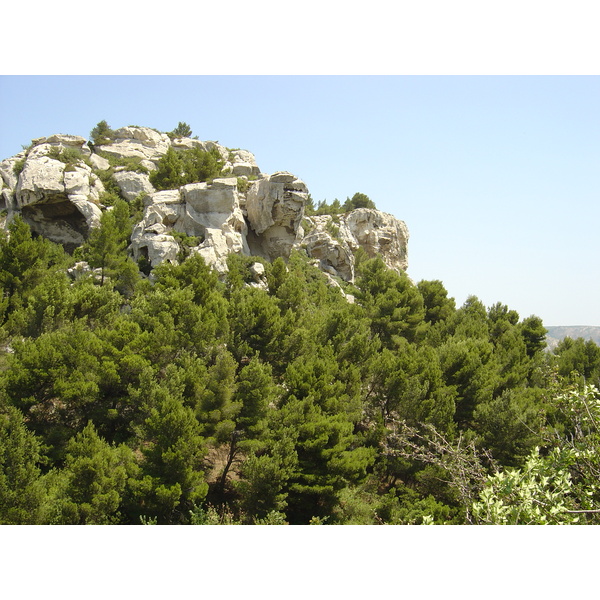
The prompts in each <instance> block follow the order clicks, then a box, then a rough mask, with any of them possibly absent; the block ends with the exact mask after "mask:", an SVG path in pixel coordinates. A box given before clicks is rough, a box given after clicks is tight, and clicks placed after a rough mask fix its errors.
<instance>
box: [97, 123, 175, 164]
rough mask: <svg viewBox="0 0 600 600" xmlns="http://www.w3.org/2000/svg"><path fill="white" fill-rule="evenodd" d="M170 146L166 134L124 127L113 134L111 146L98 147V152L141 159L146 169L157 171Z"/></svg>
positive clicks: (146, 129)
mask: <svg viewBox="0 0 600 600" xmlns="http://www.w3.org/2000/svg"><path fill="white" fill-rule="evenodd" d="M170 145H171V140H170V139H169V136H168V135H167V134H166V133H159V132H158V131H155V130H154V129H150V128H149V127H122V128H121V129H117V130H115V131H114V132H113V139H112V141H111V143H110V144H103V145H101V146H98V148H97V150H98V151H99V152H104V153H106V154H111V155H113V156H116V157H120V158H140V159H142V164H143V165H144V166H145V167H146V168H148V169H155V168H156V164H157V163H158V161H159V160H160V157H161V156H163V154H166V152H167V150H168V149H169V146H170Z"/></svg>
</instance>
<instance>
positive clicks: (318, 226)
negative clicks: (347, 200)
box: [300, 208, 409, 281]
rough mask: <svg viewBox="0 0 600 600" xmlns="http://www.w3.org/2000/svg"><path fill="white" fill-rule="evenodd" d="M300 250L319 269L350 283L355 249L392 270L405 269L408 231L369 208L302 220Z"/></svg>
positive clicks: (402, 225)
mask: <svg viewBox="0 0 600 600" xmlns="http://www.w3.org/2000/svg"><path fill="white" fill-rule="evenodd" d="M305 227H306V230H307V231H305V234H304V237H303V238H302V241H301V242H300V246H301V247H303V248H304V249H305V250H306V252H307V253H308V255H309V256H311V257H313V258H316V259H318V260H319V261H320V266H321V268H322V269H323V270H324V271H326V272H328V273H330V274H332V275H334V276H338V277H340V278H341V279H343V280H344V281H353V280H354V254H355V253H356V252H357V250H358V249H359V248H362V250H363V251H364V252H365V253H366V255H367V257H368V258H374V257H375V256H378V255H379V256H381V258H382V259H383V261H384V262H385V264H386V265H387V266H388V267H389V268H391V269H395V270H406V269H407V267H408V256H407V247H408V238H409V234H408V229H407V228H406V224H405V223H404V222H403V221H400V220H399V219H396V217H394V216H392V215H390V214H387V213H384V212H381V211H379V210H374V209H371V208H357V209H356V210H353V211H351V212H348V213H345V214H341V215H335V216H331V215H322V216H313V217H306V218H305Z"/></svg>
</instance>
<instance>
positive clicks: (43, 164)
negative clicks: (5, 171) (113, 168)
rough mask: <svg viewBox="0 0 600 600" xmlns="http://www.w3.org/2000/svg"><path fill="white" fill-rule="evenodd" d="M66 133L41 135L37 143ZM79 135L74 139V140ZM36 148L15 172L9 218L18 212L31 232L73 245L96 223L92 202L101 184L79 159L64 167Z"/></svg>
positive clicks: (96, 198)
mask: <svg viewBox="0 0 600 600" xmlns="http://www.w3.org/2000/svg"><path fill="white" fill-rule="evenodd" d="M66 137H68V136H53V137H52V138H43V140H44V141H43V142H42V143H41V145H42V146H47V141H46V140H48V139H53V138H60V139H63V138H66ZM71 137H74V136H71ZM81 139H83V138H79V139H78V140H75V141H76V142H77V144H79V141H80V140H81ZM63 141H64V139H63ZM67 141H69V140H67ZM84 141H85V140H84ZM38 148H39V147H38V146H36V147H34V148H32V149H31V151H30V152H29V154H28V156H27V160H26V161H25V166H24V168H23V170H22V171H21V173H20V175H19V178H18V181H17V185H16V188H15V193H14V196H13V199H12V201H11V206H9V207H7V208H8V210H9V220H11V219H12V217H13V215H14V214H15V212H20V214H21V216H22V217H23V219H24V220H25V221H26V222H27V223H29V225H30V227H31V229H32V230H33V231H34V232H36V233H38V234H39V235H42V236H44V237H47V238H48V239H50V240H52V241H54V242H57V243H59V244H63V245H64V246H65V247H66V248H68V249H73V248H75V247H76V246H79V245H81V244H82V243H83V242H84V241H85V238H86V236H87V234H88V233H89V230H90V228H92V227H97V226H98V225H99V224H100V216H101V214H102V213H101V210H100V208H99V207H98V206H97V204H96V203H97V201H98V198H99V197H100V194H101V193H102V191H103V190H104V188H103V186H102V183H101V181H100V180H99V179H98V178H97V177H96V176H95V175H93V174H92V170H91V169H90V167H88V166H87V165H86V164H84V163H83V162H80V163H79V164H77V165H76V166H75V167H71V168H69V169H68V170H67V169H66V165H65V164H64V163H63V162H61V161H58V160H54V159H52V158H50V157H48V156H46V155H45V154H44V152H36V150H37V149H38Z"/></svg>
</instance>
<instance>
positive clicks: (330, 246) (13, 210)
mask: <svg viewBox="0 0 600 600" xmlns="http://www.w3.org/2000/svg"><path fill="white" fill-rule="evenodd" d="M102 123H104V125H103V126H102V127H100V125H102ZM190 134H191V132H190ZM92 138H93V140H92V141H88V140H86V139H85V138H83V137H81V136H74V135H65V134H55V135H51V136H49V137H42V138H37V139H34V140H33V141H32V143H31V145H30V146H29V147H28V148H27V149H24V150H23V151H22V152H20V153H19V154H17V155H15V156H13V157H10V158H7V159H4V160H3V161H1V162H0V175H1V177H2V191H1V197H0V210H2V212H3V215H4V218H3V222H2V226H3V228H4V229H5V230H6V229H7V227H8V225H9V224H10V223H11V222H12V220H13V219H14V217H15V216H16V215H20V216H21V217H22V218H23V220H24V221H25V222H26V223H27V224H28V225H29V227H30V228H31V230H32V231H33V232H34V234H37V235H41V236H43V237H46V238H48V239H50V240H51V241H53V242H57V243H60V244H61V245H63V247H65V249H66V250H67V251H69V252H72V251H73V250H74V249H75V248H77V247H79V246H81V245H82V244H83V243H84V242H85V240H86V239H87V238H88V237H89V234H90V232H91V231H92V230H93V229H95V228H97V227H99V225H100V220H101V217H102V214H103V213H104V212H106V211H107V210H110V209H111V206H112V205H113V204H114V202H115V201H116V200H117V199H123V200H125V201H126V202H128V203H129V205H130V206H131V207H134V206H138V207H139V208H140V209H141V210H139V213H140V214H139V217H140V218H139V220H138V221H137V224H136V225H135V226H134V230H133V234H132V236H131V244H130V246H129V253H130V254H131V255H132V256H133V258H134V259H135V260H136V261H137V262H138V264H142V263H143V264H145V265H150V268H154V267H156V266H158V265H159V264H161V263H162V262H165V261H166V262H170V263H173V264H176V263H177V262H178V260H179V259H178V256H181V252H182V250H184V247H183V244H182V238H184V239H185V240H186V247H185V253H186V255H189V254H196V253H197V254H200V255H201V256H202V257H203V258H204V260H205V261H206V262H207V264H209V265H210V266H211V267H213V268H214V269H215V270H216V271H218V272H219V273H221V274H223V273H225V272H226V271H227V257H228V256H229V254H231V253H238V254H243V255H247V256H258V257H262V258H264V259H267V260H269V261H273V260H275V259H276V258H278V257H282V258H284V259H287V258H289V256H290V253H291V252H292V250H295V249H300V250H302V251H303V252H305V253H306V254H307V255H308V256H309V257H310V258H312V259H313V260H314V262H315V264H317V265H318V266H319V267H320V268H321V270H323V271H324V272H326V273H328V274H330V275H331V276H333V277H336V278H339V279H341V280H343V281H348V282H353V281H354V266H355V256H356V253H357V252H358V251H362V252H364V253H365V254H366V256H367V257H368V258H373V257H375V256H377V255H379V256H381V257H382V259H383V261H384V262H385V264H386V265H387V266H388V267H390V268H392V269H395V270H406V269H407V267H408V258H407V245H408V238H409V234H408V229H407V227H406V224H405V223H404V222H403V221H401V220H399V219H397V218H396V217H394V216H393V215H390V214H387V213H383V212H381V211H379V210H376V209H374V208H370V207H365V206H359V207H357V208H355V209H354V210H350V211H348V212H345V213H342V214H334V215H318V216H317V215H309V214H307V213H308V210H307V207H309V206H310V204H311V203H312V200H311V199H310V193H309V191H308V188H307V186H306V184H305V183H304V182H303V181H302V180H301V179H299V178H298V177H296V176H295V175H293V174H292V173H290V172H287V171H280V172H276V173H272V174H265V173H262V172H261V170H260V168H259V166H258V165H257V163H256V160H255V157H254V155H253V154H252V153H251V152H249V151H248V150H242V149H231V148H227V147H225V146H222V145H220V144H219V143H218V142H213V141H201V140H198V139H196V138H192V137H185V136H175V135H173V133H171V134H167V133H161V132H159V131H156V130H154V129H151V128H148V127H140V126H127V127H122V128H120V129H117V130H111V129H110V128H108V126H107V125H106V123H105V122H101V123H99V124H98V126H97V127H96V128H95V129H94V130H93V131H92Z"/></svg>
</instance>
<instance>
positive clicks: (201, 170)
mask: <svg viewBox="0 0 600 600" xmlns="http://www.w3.org/2000/svg"><path fill="white" fill-rule="evenodd" d="M223 166H224V162H223V158H222V157H221V155H220V154H219V151H218V150H217V149H216V148H211V149H210V150H202V149H201V148H199V147H196V148H189V149H184V150H174V149H173V148H172V147H171V146H170V147H169V149H168V150H167V152H166V153H165V154H164V156H162V157H161V159H160V160H159V161H158V166H157V169H156V171H152V172H151V173H150V183H152V185H153V186H154V187H155V188H156V189H157V190H172V189H177V188H179V187H181V186H182V185H186V184H188V183H197V182H204V181H212V180H213V179H215V178H216V177H219V176H220V175H221V173H222V171H223Z"/></svg>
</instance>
